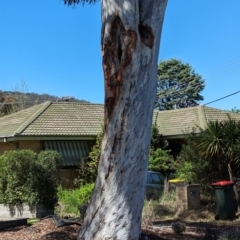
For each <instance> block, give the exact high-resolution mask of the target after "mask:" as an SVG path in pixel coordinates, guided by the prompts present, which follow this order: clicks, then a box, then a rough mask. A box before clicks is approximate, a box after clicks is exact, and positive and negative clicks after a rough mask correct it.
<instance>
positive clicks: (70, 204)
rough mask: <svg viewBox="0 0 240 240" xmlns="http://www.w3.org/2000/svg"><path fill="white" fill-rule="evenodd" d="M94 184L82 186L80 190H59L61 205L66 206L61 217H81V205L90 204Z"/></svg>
mask: <svg viewBox="0 0 240 240" xmlns="http://www.w3.org/2000/svg"><path fill="white" fill-rule="evenodd" d="M93 188H94V184H93V183H91V184H86V185H83V186H81V187H80V188H79V189H73V190H63V189H62V188H61V187H59V188H58V200H59V203H60V204H62V205H63V206H64V210H63V212H62V213H60V215H64V214H68V215H69V214H70V215H72V214H73V215H77V216H79V209H78V207H79V206H80V205H83V204H84V203H86V202H88V201H89V200H90V197H91V195H92V192H93Z"/></svg>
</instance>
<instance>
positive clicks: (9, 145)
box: [0, 141, 43, 155]
mask: <svg viewBox="0 0 240 240" xmlns="http://www.w3.org/2000/svg"><path fill="white" fill-rule="evenodd" d="M16 149H31V150H33V151H34V152H37V153H38V152H40V151H41V150H43V146H42V143H41V141H19V142H6V143H4V142H0V155H1V154H3V153H4V152H5V151H10V150H16Z"/></svg>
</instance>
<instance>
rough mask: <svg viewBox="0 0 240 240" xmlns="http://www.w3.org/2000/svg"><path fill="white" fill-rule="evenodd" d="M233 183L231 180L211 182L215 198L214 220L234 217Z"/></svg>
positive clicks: (235, 207)
mask: <svg viewBox="0 0 240 240" xmlns="http://www.w3.org/2000/svg"><path fill="white" fill-rule="evenodd" d="M233 185H234V182H232V181H219V182H215V183H212V187H213V189H214V192H215V198H216V215H215V219H216V220H218V219H223V220H227V219H228V220H233V219H235V218H236V212H237V201H236V196H235V193H234V190H233Z"/></svg>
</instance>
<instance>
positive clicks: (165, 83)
mask: <svg viewBox="0 0 240 240" xmlns="http://www.w3.org/2000/svg"><path fill="white" fill-rule="evenodd" d="M204 86H205V84H204V80H203V79H202V77H201V76H200V75H199V74H197V73H196V72H195V71H194V70H193V69H192V67H191V66H190V65H189V64H188V63H186V64H185V63H182V62H181V61H180V60H176V59H170V60H168V61H161V62H160V63H159V65H158V79H157V97H156V102H155V107H156V108H157V109H158V110H171V109H178V108H186V107H193V106H196V105H198V101H202V100H203V96H201V95H200V92H201V91H202V90H203V89H204Z"/></svg>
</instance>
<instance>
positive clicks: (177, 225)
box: [172, 222, 186, 234]
mask: <svg viewBox="0 0 240 240" xmlns="http://www.w3.org/2000/svg"><path fill="white" fill-rule="evenodd" d="M172 230H173V232H174V233H176V234H181V233H183V232H185V230H186V226H185V224H184V223H181V222H174V223H173V224H172Z"/></svg>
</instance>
